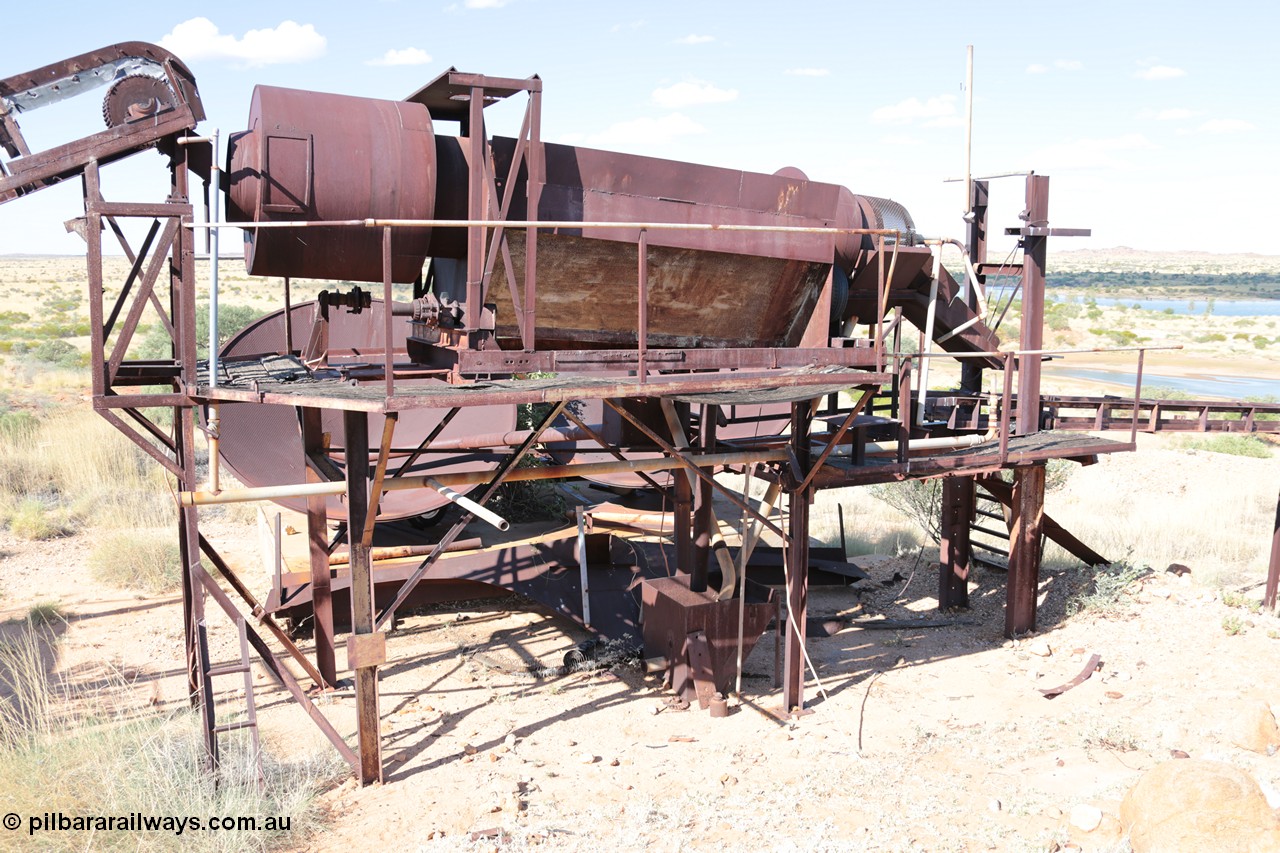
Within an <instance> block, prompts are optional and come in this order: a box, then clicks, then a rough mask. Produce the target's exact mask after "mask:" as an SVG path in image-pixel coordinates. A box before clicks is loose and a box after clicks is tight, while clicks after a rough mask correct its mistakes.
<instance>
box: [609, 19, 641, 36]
mask: <svg viewBox="0 0 1280 853" xmlns="http://www.w3.org/2000/svg"><path fill="white" fill-rule="evenodd" d="M643 26H644V21H632V22H631V23H629V24H614V25H613V26H612V27H610V28H609V32H611V33H620V32H622V31H623V30H638V29H640V28H641V27H643Z"/></svg>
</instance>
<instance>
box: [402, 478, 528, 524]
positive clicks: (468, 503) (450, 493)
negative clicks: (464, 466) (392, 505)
mask: <svg viewBox="0 0 1280 853" xmlns="http://www.w3.org/2000/svg"><path fill="white" fill-rule="evenodd" d="M423 480H424V484H425V485H426V486H428V487H430V488H432V489H435V490H436V491H437V492H439V493H440V494H441V495H443V496H444V497H446V498H448V499H449V500H450V501H452V502H453V503H456V504H457V505H458V506H460V507H462V508H463V509H465V510H466V511H467V512H469V513H471V514H472V515H474V516H475V517H476V518H478V519H480V520H481V521H485V522H487V523H489V524H491V525H493V526H494V527H496V528H498V529H499V530H510V529H511V523H510V522H508V521H507V520H506V519H505V518H503V517H502V516H500V515H498V514H497V513H496V512H493V511H492V510H490V509H486V508H485V507H483V506H481V505H480V504H478V503H476V502H475V501H473V500H471V498H469V497H467V496H466V495H461V494H458V493H457V492H455V491H454V490H453V489H451V488H449V487H448V486H446V485H445V484H444V483H441V482H440V481H439V480H436V479H434V478H432V477H424V478H423ZM383 485H384V486H385V485H386V481H383Z"/></svg>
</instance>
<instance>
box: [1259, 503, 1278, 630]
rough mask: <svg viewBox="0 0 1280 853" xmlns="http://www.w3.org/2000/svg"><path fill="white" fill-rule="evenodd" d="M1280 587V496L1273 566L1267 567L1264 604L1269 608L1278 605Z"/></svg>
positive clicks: (1272, 551) (1272, 542) (1273, 543)
mask: <svg viewBox="0 0 1280 853" xmlns="http://www.w3.org/2000/svg"><path fill="white" fill-rule="evenodd" d="M1277 587H1280V497H1278V498H1276V527H1275V532H1274V533H1272V534H1271V566H1270V568H1268V569H1267V592H1266V596H1265V597H1264V598H1263V599H1262V604H1263V606H1264V607H1266V608H1267V609H1268V610H1274V609H1275V607H1276V591H1277Z"/></svg>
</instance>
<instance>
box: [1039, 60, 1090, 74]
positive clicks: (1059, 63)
mask: <svg viewBox="0 0 1280 853" xmlns="http://www.w3.org/2000/svg"><path fill="white" fill-rule="evenodd" d="M1053 67H1054V68H1056V69H1058V70H1059V71H1079V70H1080V69H1081V68H1084V63H1083V62H1080V61H1079V60H1076V59H1055V60H1054V61H1053ZM1027 73H1028V74H1047V73H1049V66H1048V65H1042V64H1041V63H1039V62H1033V63H1031V64H1030V65H1028V66H1027Z"/></svg>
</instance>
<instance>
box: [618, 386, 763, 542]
mask: <svg viewBox="0 0 1280 853" xmlns="http://www.w3.org/2000/svg"><path fill="white" fill-rule="evenodd" d="M604 402H605V405H607V406H608V407H609V408H611V409H613V410H614V411H615V412H617V413H618V414H620V415H622V417H624V418H626V419H627V420H628V421H630V422H631V424H632V425H633V426H634V427H635V428H636V429H638V430H640V432H642V433H644V434H645V435H646V436H647V437H648V438H649V440H650V441H652V442H653V443H654V444H656V445H658V447H659V448H660V449H661V450H662V451H663V452H664V453H666V454H667V455H668V456H670V457H671V458H672V459H675V460H676V461H678V462H679V463H680V464H681V465H682V466H683V467H684V469H685V470H686V471H688V472H689V473H690V474H692V475H694V476H696V477H698V478H700V479H702V480H704V481H706V482H708V483H709V484H710V485H711V487H712V488H713V489H715V490H716V491H718V492H720V494H721V496H723V497H724V498H725V500H727V501H729V502H730V503H731V504H733V505H734V506H736V507H737V508H738V509H740V510H742V511H743V512H745V513H747V514H748V515H750V516H751V517H752V518H753V519H755V520H756V521H758V522H759V523H761V524H763V525H764V526H765V527H767V528H769V530H771V531H773V532H774V533H776V534H777V535H778V536H781V537H782V538H783V541H786V538H787V533H786V531H784V530H783V529H782V528H781V527H779V526H778V525H776V524H774V523H773V522H772V521H770V520H769V519H768V518H766V517H765V516H763V515H761V514H760V513H759V512H757V511H756V510H755V509H753V508H752V507H751V505H750V504H748V503H747V502H746V501H744V500H742V499H741V498H739V497H738V495H737V494H736V493H735V492H733V490H731V489H729V488H727V487H725V486H723V485H721V484H720V483H717V482H716V480H715V478H714V477H713V476H712V475H711V474H708V473H707V472H706V471H704V470H702V469H701V468H700V467H698V463H697V461H696V460H695V459H692V458H690V455H689V453H687V452H685V451H682V450H679V449H677V448H676V447H675V446H674V445H673V444H672V443H671V442H669V441H667V440H666V439H665V438H663V437H662V436H660V435H658V434H657V433H656V432H654V431H653V429H651V428H650V427H649V425H648V424H646V423H644V422H643V421H641V420H640V419H639V418H637V417H636V416H635V415H633V414H631V412H628V411H627V410H626V409H625V408H624V407H622V406H620V405H618V404H617V403H616V402H615V401H613V400H605V401H604ZM675 479H676V482H677V483H679V481H680V479H681V478H680V477H678V476H677V477H676V478H675Z"/></svg>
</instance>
